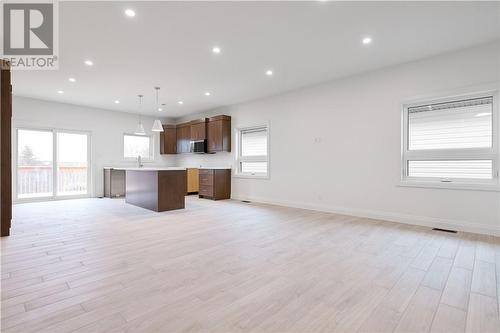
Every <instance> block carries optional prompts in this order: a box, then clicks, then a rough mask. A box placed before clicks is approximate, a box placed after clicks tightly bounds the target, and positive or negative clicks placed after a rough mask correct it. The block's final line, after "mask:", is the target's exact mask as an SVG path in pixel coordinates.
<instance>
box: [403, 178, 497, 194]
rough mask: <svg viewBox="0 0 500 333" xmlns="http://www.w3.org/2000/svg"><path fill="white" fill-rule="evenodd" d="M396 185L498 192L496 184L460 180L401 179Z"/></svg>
mask: <svg viewBox="0 0 500 333" xmlns="http://www.w3.org/2000/svg"><path fill="white" fill-rule="evenodd" d="M397 186H400V187H419V188H435V189H446V190H467V191H489V192H500V186H499V185H498V184H468V183H460V182H451V183H442V182H436V181H413V180H402V181H400V182H399V183H398V185H397Z"/></svg>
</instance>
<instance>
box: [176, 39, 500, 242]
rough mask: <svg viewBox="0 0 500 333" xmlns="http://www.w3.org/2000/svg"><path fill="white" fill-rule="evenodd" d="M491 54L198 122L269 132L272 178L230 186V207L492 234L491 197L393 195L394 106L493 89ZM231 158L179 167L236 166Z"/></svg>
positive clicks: (498, 221) (396, 165)
mask: <svg viewBox="0 0 500 333" xmlns="http://www.w3.org/2000/svg"><path fill="white" fill-rule="evenodd" d="M499 51H500V46H499V44H498V43H494V44H489V45H482V46H479V47H476V48H472V49H467V50H462V51H459V52H455V53H452V54H446V55H442V56H439V57H434V58H430V59H425V60H422V61H418V62H413V63H408V64H403V65H398V66H395V67H391V68H387V69H384V70H379V71H376V72H371V73H366V74H364V75H359V76H355V77H350V78H346V79H342V80H337V81H333V82H329V83H326V84H322V85H318V86H315V87H310V88H305V89H301V90H298V91H293V92H290V93H287V94H283V95H279V96H274V97H270V98H266V99H262V100H258V101H254V102H250V103H245V104H241V105H234V106H231V107H225V108H221V109H217V110H212V111H210V112H208V113H206V114H204V115H215V114H228V115H231V116H232V126H233V128H237V127H244V126H249V125H253V124H261V123H263V122H269V124H270V163H271V164H270V168H271V177H270V179H268V180H256V179H242V178H233V182H232V185H233V188H232V196H233V198H238V199H249V200H254V201H261V202H269V203H278V204H285V205H290V206H298V207H305V208H313V209H319V210H325V211H334V212H341V213H348V214H353V215H359V216H367V217H374V218H382V219H387V220H393V221H400V222H406V223H416V224H422V225H431V226H440V227H447V228H457V229H461V230H466V231H474V232H482V233H496V234H499V235H500V193H499V192H486V191H473V190H448V189H428V188H408V187H399V186H397V185H398V181H399V179H400V172H401V171H400V156H401V155H400V154H401V153H400V151H401V132H400V131H401V104H402V103H403V102H404V101H407V100H410V99H414V98H417V97H421V96H436V95H440V94H442V95H446V94H449V93H452V92H454V91H458V90H462V89H464V88H465V90H467V87H476V86H480V85H483V84H491V83H493V84H494V85H495V86H498V82H499V71H500V65H499V59H500V52H499ZM273 79H274V80H279V73H277V75H276V77H274V78H273ZM471 89H474V88H471ZM200 115H201V114H198V115H193V116H192V117H186V118H183V119H180V120H179V121H184V120H188V119H191V118H193V119H194V118H199V117H200ZM315 138H321V142H319V143H315ZM233 139H234V134H233ZM233 143H234V140H233ZM233 151H234V146H233ZM232 155H233V154H228V153H226V154H217V155H215V156H214V155H203V156H200V155H182V156H178V157H177V162H178V164H179V165H181V166H198V165H200V164H202V165H234V156H232Z"/></svg>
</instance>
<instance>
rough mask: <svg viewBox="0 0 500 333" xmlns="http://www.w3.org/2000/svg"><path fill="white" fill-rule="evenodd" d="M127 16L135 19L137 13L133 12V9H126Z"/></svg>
mask: <svg viewBox="0 0 500 333" xmlns="http://www.w3.org/2000/svg"><path fill="white" fill-rule="evenodd" d="M125 15H127V16H128V17H134V16H135V12H134V11H133V10H132V9H130V8H129V9H126V10H125Z"/></svg>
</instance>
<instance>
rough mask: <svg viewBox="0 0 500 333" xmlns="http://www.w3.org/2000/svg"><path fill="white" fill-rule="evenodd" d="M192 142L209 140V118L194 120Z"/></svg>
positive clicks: (192, 122)
mask: <svg viewBox="0 0 500 333" xmlns="http://www.w3.org/2000/svg"><path fill="white" fill-rule="evenodd" d="M190 123H191V140H193V141H199V140H205V139H206V138H207V118H202V119H197V120H192V121H191V122H190Z"/></svg>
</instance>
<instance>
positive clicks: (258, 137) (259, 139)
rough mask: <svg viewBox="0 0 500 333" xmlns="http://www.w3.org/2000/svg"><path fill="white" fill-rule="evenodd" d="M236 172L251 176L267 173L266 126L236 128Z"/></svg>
mask: <svg viewBox="0 0 500 333" xmlns="http://www.w3.org/2000/svg"><path fill="white" fill-rule="evenodd" d="M238 142H239V147H238V173H239V174H240V175H246V176H253V177H267V176H268V175H269V151H268V147H269V145H268V142H269V130H268V127H267V126H259V127H252V128H243V129H240V130H238Z"/></svg>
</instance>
